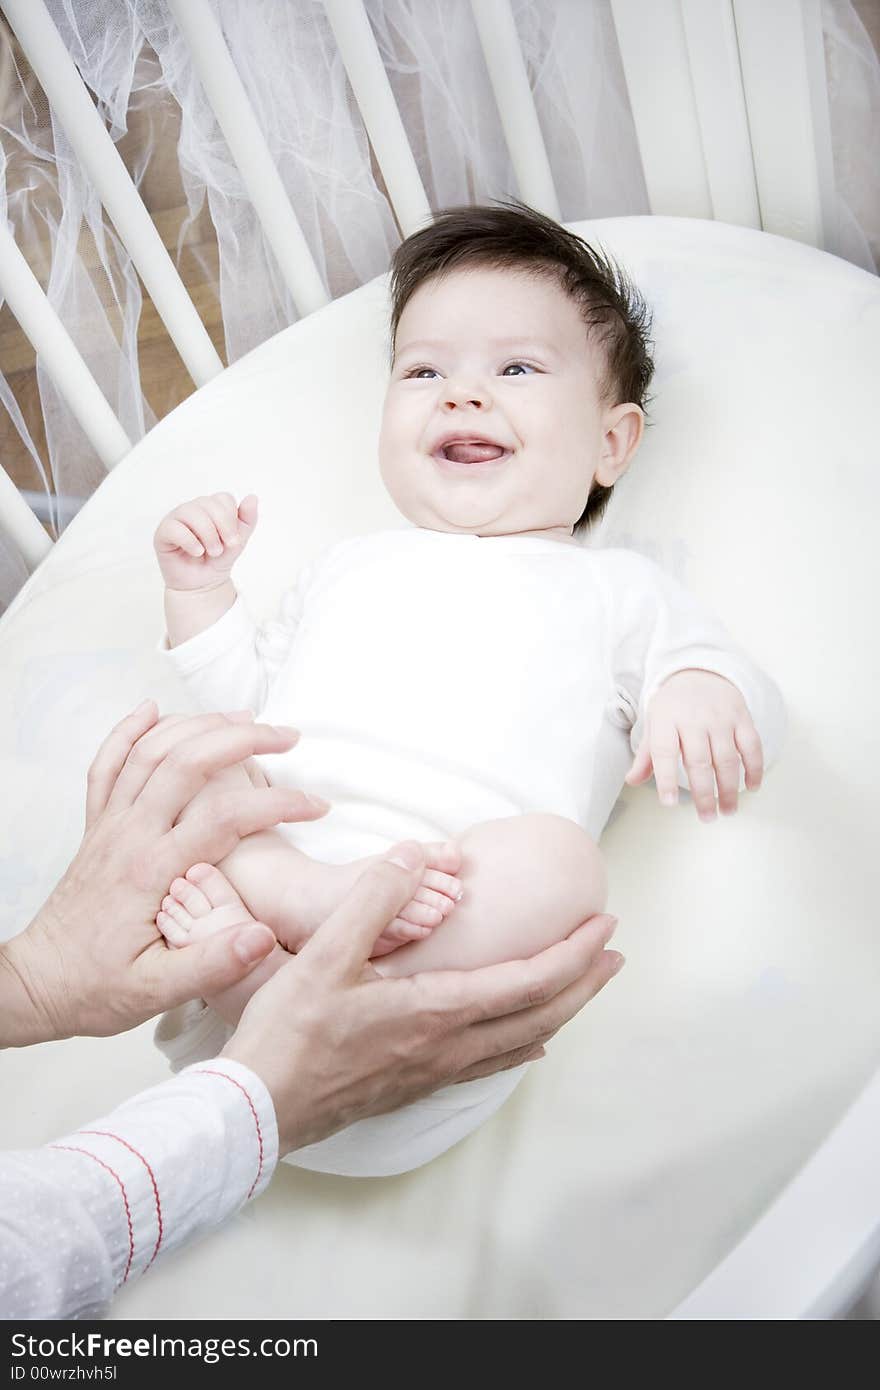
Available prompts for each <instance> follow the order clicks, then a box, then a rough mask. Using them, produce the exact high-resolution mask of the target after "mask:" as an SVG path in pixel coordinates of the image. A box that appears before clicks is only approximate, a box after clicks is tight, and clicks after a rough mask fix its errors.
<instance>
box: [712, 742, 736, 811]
mask: <svg viewBox="0 0 880 1390" xmlns="http://www.w3.org/2000/svg"><path fill="white" fill-rule="evenodd" d="M709 744H710V746H711V749H712V763H713V766H714V768H715V781H716V783H717V785H718V809H719V811H720V812H721V814H722V816H732V815H734V813H735V812H736V807H737V800H738V794H739V770H740V758H739V753H738V752H737V749H736V744H735V743H734V741H733V731H732V729H729V728H728V729H721V730H710V731H709ZM713 809H714V808H713Z"/></svg>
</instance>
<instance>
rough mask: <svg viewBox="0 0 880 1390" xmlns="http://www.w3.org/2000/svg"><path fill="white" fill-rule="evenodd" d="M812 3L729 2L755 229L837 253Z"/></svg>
mask: <svg viewBox="0 0 880 1390" xmlns="http://www.w3.org/2000/svg"><path fill="white" fill-rule="evenodd" d="M819 4H820V0H774V2H773V4H772V5H768V4H766V3H765V0H733V8H734V15H735V18H736V32H737V40H738V45H739V53H740V62H741V65H742V82H743V91H744V93H745V99H746V106H747V108H748V116H749V129H750V131H751V140H752V154H753V158H754V165H755V179H756V182H757V186H758V197H759V200H760V203H761V226H762V227H763V228H764V230H765V231H767V232H775V233H776V234H777V235H778V236H785V237H791V238H792V239H793V240H794V241H805V242H808V243H809V244H810V245H811V246H821V247H824V248H825V249H826V250H827V251H832V252H833V251H836V250H837V234H836V228H835V224H834V213H833V208H834V178H833V171H832V155H831V128H830V121H829V116H828V96H827V84H826V82H825V80H824V76H823V68H824V62H825V58H824V50H823V41H822V18H821V12H820V7H819Z"/></svg>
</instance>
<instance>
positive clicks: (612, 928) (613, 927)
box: [605, 917, 618, 941]
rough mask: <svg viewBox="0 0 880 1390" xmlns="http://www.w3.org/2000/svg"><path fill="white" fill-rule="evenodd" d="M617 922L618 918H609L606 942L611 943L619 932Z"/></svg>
mask: <svg viewBox="0 0 880 1390" xmlns="http://www.w3.org/2000/svg"><path fill="white" fill-rule="evenodd" d="M617 921H618V919H617V918H616V917H609V918H608V935H607V936H606V938H605V940H606V941H610V940H611V938H612V936H613V935H614V933H615V932H616V931H617Z"/></svg>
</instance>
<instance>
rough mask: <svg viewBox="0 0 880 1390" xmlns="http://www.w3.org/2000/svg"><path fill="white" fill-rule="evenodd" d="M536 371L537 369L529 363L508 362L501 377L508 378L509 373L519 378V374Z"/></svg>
mask: <svg viewBox="0 0 880 1390" xmlns="http://www.w3.org/2000/svg"><path fill="white" fill-rule="evenodd" d="M536 370H537V368H536V367H533V366H532V364H531V362H508V364H507V366H506V367H505V368H504V371H503V372H502V373H501V375H502V376H508V375H510V374H511V373H515V374H516V375H517V376H519V375H520V373H525V372H534V371H536Z"/></svg>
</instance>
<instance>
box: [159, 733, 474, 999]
mask: <svg viewBox="0 0 880 1390" xmlns="http://www.w3.org/2000/svg"><path fill="white" fill-rule="evenodd" d="M268 785H269V783H268V779H267V778H266V776H265V774H264V773H263V771H262V769H261V768H260V767H259V765H258V764H257V763H256V762H254V761H253V760H249V761H248V762H247V763H246V764H244V765H241V764H239V765H237V766H235V767H231V768H225V769H223V770H222V771H220V772H218V773H216V774H215V775H214V776H213V777H212V778H211V779H210V781H209V783H208V785H207V786H206V787H205V788H204V790H203V791H202V792H201V793H200V794H199V796H197V797H195V798H194V799H193V801H191V802H190V804H189V806H188V807H187V808H186V811H185V812H184V813H183V815H182V817H181V820H185V819H187V818H188V817H189V816H198V815H200V814H202V811H203V805H202V801H203V798H204V799H206V800H207V801H211V800H212V799H214V798H215V797H216V795H217V793H218V791H222V792H223V793H225V794H226V795H231V796H233V797H235V796H239V795H241V793H242V792H243V791H246V790H248V789H249V788H250V787H251V786H257V787H261V786H263V787H264V786H268ZM424 849H425V856H426V864H427V867H426V870H425V873H424V876H423V879H422V882H421V884H420V886H419V888H418V889H417V891H416V894H415V895H414V897H413V898H412V900H411V901H410V902H409V903H407V904H405V905H404V907H403V908H402V909H401V915H400V917H398V918H396V919H395V921H394V922H393V923H391V924H390V925H389V927H388V928H386V931H385V933H383V935H382V937H381V938H380V940H379V942H378V943H377V948H376V953H377V954H383V953H384V952H386V951H389V950H394V949H395V948H396V947H397V946H398V945H399V944H400V942H401V941H412V940H418V939H420V938H423V937H425V936H427V935H428V934H429V932H430V931H431V929H432V928H433V927H434V926H436V925H437V924H438V923H439V922H441V921H442V920H443V918H444V917H445V916H447V915H448V914H449V913H450V912H451V911H452V909H453V908H454V906H455V902H456V900H457V898H458V897H459V895H460V892H461V884H460V882H459V881H458V879H456V878H455V877H454V874H455V872H456V870H457V869H458V864H459V852H458V849H457V848H456V846H455V845H454V844H452V843H449V844H446V845H426V846H424ZM370 862H371V860H370V859H364V860H355V861H354V862H352V863H349V864H324V863H322V862H321V861H319V860H315V859H312V858H311V857H310V856H309V855H307V854H304V853H303V852H302V851H301V850H299V849H297V848H296V846H295V845H291V844H290V843H289V842H288V841H287V840H286V839H285V838H284V837H283V836H282V835H281V834H280V833H279V832H278V831H277V830H264V831H258V832H256V833H254V834H252V835H248V836H246V837H245V838H244V839H243V840H241V841H240V842H239V843H238V844H237V845H236V847H235V849H234V850H233V851H232V852H231V853H230V854H228V855H226V857H225V858H224V859H221V860H220V861H219V863H218V865H217V868H216V869H213V868H212V867H211V866H210V865H205V864H200V865H198V864H197V865H194V866H191V868H190V869H189V870H188V872H187V875H186V878H184V879H175V880H174V882H173V883H172V884H171V885H170V887H169V892H168V894H167V896H166V897H165V898H164V899H163V901H162V910H161V911H160V913H159V914H158V916H157V919H156V921H157V925H158V926H159V929H160V930H161V931H162V933H163V934H164V935H165V937H166V938H167V940H168V941H169V943H170V944H171V945H173V946H185V945H187V944H189V942H190V941H193V940H196V939H198V938H199V937H201V936H204V935H206V934H209V933H212V932H215V931H221V930H223V929H224V928H225V927H230V926H239V925H243V924H245V923H246V922H248V921H253V920H256V921H260V922H265V923H266V924H267V925H268V926H269V927H271V928H272V930H273V931H274V932H275V935H276V936H277V937H278V940H279V942H280V943H281V945H280V946H279V947H277V948H276V949H275V950H273V951H272V952H271V953H270V955H269V956H268V957H267V958H266V959H265V960H264V961H263V962H261V964H260V965H258V966H257V967H256V968H255V969H254V970H253V971H252V972H251V973H250V974H249V975H248V977H247V979H245V980H243V981H242V982H241V983H240V984H238V985H235V986H233V987H232V988H230V989H228V990H226V991H225V992H224V993H223V994H222V995H218V996H215V997H213V998H212V999H210V1000H209V1001H208V1002H209V1003H210V1004H211V1005H212V1006H213V1007H214V1008H216V1009H217V1011H218V1012H219V1013H220V1014H221V1015H222V1016H223V1017H224V1018H225V1019H226V1020H227V1021H228V1022H232V1023H235V1022H237V1021H238V1018H239V1017H240V1015H241V1011H242V1009H243V1007H244V1005H245V1004H246V1003H247V1000H248V999H249V998H250V996H251V995H252V994H253V993H254V992H255V991H256V990H257V989H258V988H259V987H260V986H261V985H262V984H264V983H265V981H266V980H267V979H269V978H270V976H271V975H273V974H274V973H275V971H276V970H278V969H279V968H280V966H281V965H283V964H284V962H285V960H286V959H287V958H288V957H287V955H286V954H285V952H296V951H298V950H300V949H301V948H302V946H303V945H304V944H305V942H306V941H307V940H308V938H309V936H310V935H311V934H312V933H313V932H314V931H315V930H316V929H317V927H318V926H320V924H321V922H323V921H324V920H325V919H326V918H327V917H329V916H330V914H331V913H332V912H333V911H334V910H335V908H336V907H337V906H338V905H339V903H340V902H341V901H342V899H343V898H344V897H345V896H346V894H347V893H348V892H349V891H350V890H351V888H352V887H353V886H354V884H355V883H356V881H357V879H358V878H359V877H360V875H361V874H362V873H363V871H364V868H365V867H366V866H367V864H369V863H370ZM282 947H284V948H285V949H284V950H282V949H281V948H282Z"/></svg>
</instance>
